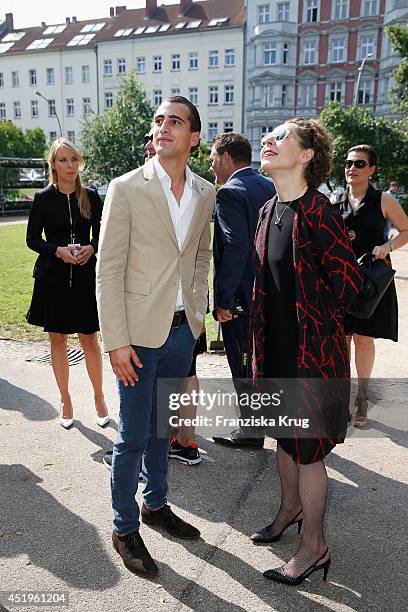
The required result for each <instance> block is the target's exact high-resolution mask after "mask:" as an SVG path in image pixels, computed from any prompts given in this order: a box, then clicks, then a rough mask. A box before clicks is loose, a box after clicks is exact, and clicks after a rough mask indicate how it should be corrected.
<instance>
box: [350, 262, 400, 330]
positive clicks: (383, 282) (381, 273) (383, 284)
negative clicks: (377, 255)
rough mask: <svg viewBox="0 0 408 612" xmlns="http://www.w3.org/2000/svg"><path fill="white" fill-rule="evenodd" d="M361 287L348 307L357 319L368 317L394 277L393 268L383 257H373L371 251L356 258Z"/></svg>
mask: <svg viewBox="0 0 408 612" xmlns="http://www.w3.org/2000/svg"><path fill="white" fill-rule="evenodd" d="M357 263H358V266H359V272H360V274H361V275H362V277H363V279H364V280H363V287H362V289H361V291H360V293H359V294H358V296H357V297H356V299H355V300H354V302H353V303H352V305H351V306H350V308H349V314H351V315H353V317H356V318H357V319H369V318H370V317H371V316H372V315H373V313H374V311H375V309H376V308H377V306H378V304H379V302H380V300H381V298H382V296H383V295H384V293H385V292H386V290H387V289H388V287H389V285H390V284H391V282H392V279H393V278H394V274H395V270H393V269H392V268H391V266H389V265H388V264H387V262H386V261H384V259H373V255H372V253H364V255H362V256H361V257H360V258H359V259H358V260H357Z"/></svg>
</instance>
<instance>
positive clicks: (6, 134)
mask: <svg viewBox="0 0 408 612" xmlns="http://www.w3.org/2000/svg"><path fill="white" fill-rule="evenodd" d="M45 142H46V139H45V134H44V132H43V131H42V129H41V128H32V129H28V130H25V131H23V130H22V129H21V128H19V127H17V126H16V125H15V124H14V123H13V122H12V121H0V157H44V154H45Z"/></svg>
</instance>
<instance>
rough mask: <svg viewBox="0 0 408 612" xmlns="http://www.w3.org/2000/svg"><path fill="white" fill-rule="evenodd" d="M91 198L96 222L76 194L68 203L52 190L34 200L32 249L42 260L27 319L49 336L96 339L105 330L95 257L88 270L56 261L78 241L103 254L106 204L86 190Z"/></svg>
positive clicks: (29, 230)
mask: <svg viewBox="0 0 408 612" xmlns="http://www.w3.org/2000/svg"><path fill="white" fill-rule="evenodd" d="M86 192H87V194H88V197H89V199H90V202H91V218H90V219H86V218H85V217H83V216H82V215H81V213H80V210H79V206H78V201H77V197H76V194H75V193H71V194H69V198H68V196H67V195H66V194H64V193H61V192H60V191H58V189H57V188H55V187H53V186H52V185H50V186H49V187H47V188H46V189H43V191H41V192H39V193H37V194H36V195H35V197H34V202H33V206H32V208H31V212H30V217H29V220H28V226H27V246H28V247H29V248H30V249H32V250H33V251H36V252H37V253H39V256H38V258H37V260H36V262H35V266H34V271H33V276H34V278H35V281H34V290H33V296H32V300H31V305H30V308H29V310H28V313H27V316H26V318H27V321H28V323H31V324H32V325H38V326H40V327H43V328H44V331H46V332H57V333H61V334H74V333H83V334H92V333H94V332H96V331H98V330H99V322H98V312H97V307H96V297H95V264H96V257H95V254H93V255H92V256H91V257H90V258H89V260H88V261H87V263H86V264H84V265H83V266H81V265H71V264H66V263H64V262H63V261H62V259H59V258H58V257H56V255H55V253H56V250H57V248H58V247H59V246H67V245H68V244H70V243H71V242H72V240H73V241H74V242H75V243H77V244H80V245H81V246H86V245H89V244H91V245H92V246H93V248H94V250H95V253H96V252H97V250H98V240H99V230H100V221H101V215H102V202H101V200H100V197H99V195H98V194H97V193H96V192H95V191H94V190H93V189H88V188H86ZM70 208H71V218H72V223H71V219H70ZM43 232H44V234H45V239H44V237H43ZM91 233H92V239H91Z"/></svg>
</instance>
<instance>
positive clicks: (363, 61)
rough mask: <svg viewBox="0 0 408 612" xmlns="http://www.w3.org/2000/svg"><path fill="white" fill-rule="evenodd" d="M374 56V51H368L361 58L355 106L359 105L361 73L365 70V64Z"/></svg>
mask: <svg viewBox="0 0 408 612" xmlns="http://www.w3.org/2000/svg"><path fill="white" fill-rule="evenodd" d="M372 56H373V54H372V53H367V55H366V56H365V57H363V59H362V60H361V64H360V66H359V67H358V68H357V72H358V77H357V84H356V91H355V92H354V106H357V99H358V89H359V87H360V80H361V73H362V72H363V69H364V64H365V63H366V61H367V60H368V58H369V57H372Z"/></svg>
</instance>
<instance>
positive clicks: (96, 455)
mask: <svg viewBox="0 0 408 612" xmlns="http://www.w3.org/2000/svg"><path fill="white" fill-rule="evenodd" d="M75 429H77V430H78V431H79V432H80V433H81V434H82V435H83V436H84V437H85V438H86V439H87V440H89V442H92V444H95V446H99V450H97V451H95V452H93V453H92V454H91V457H92V459H93V460H94V461H96V462H97V463H102V459H103V456H104V454H105V453H106V451H108V450H112V446H113V442H112V440H111V439H110V438H108V437H107V436H105V435H104V434H103V433H101V432H102V431H106V430H108V429H113V430H114V431H117V430H118V426H117V424H116V423H115V422H114V421H110V425H107V426H106V427H104V428H103V429H100V428H99V431H95V430H94V429H91V428H90V427H86V425H84V424H83V423H82V422H81V421H75Z"/></svg>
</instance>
